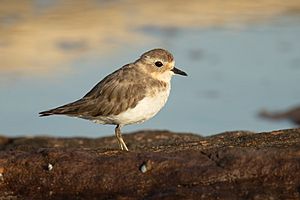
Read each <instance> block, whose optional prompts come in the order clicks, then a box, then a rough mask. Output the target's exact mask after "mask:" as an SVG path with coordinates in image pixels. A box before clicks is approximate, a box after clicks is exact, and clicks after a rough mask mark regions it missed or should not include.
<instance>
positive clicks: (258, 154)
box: [0, 129, 300, 200]
mask: <svg viewBox="0 0 300 200" xmlns="http://www.w3.org/2000/svg"><path fill="white" fill-rule="evenodd" d="M124 139H125V141H126V142H127V144H128V148H129V150H130V151H129V152H125V151H120V150H118V145H117V141H116V139H115V138H114V137H106V138H99V139H88V138H50V137H34V138H21V137H20V138H5V137H1V138H0V145H1V151H0V174H1V176H0V199H149V200H150V199H225V200H227V199H228V200H234V199H246V200H247V199H256V200H260V199H262V200H265V199H299V198H300V129H290V130H282V131H274V132H269V133H257V134H255V133H251V132H240V131H237V132H226V133H222V134H218V135H214V136H210V137H201V136H198V135H193V134H183V133H181V134H180V133H171V132H168V131H142V132H136V133H132V134H127V135H126V134H125V135H124ZM1 177H2V178H1Z"/></svg>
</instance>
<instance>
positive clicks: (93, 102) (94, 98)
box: [41, 50, 173, 120]
mask: <svg viewBox="0 0 300 200" xmlns="http://www.w3.org/2000/svg"><path fill="white" fill-rule="evenodd" d="M162 51H163V50H161V51H160V50H156V51H153V50H152V51H149V52H146V53H145V54H143V55H142V56H141V58H140V59H139V60H137V61H136V62H134V63H131V64H127V65H125V66H123V67H122V68H120V69H118V70H117V71H115V72H113V73H112V74H110V75H108V76H107V77H105V78H104V79H103V80H102V81H100V82H99V83H98V84H97V85H96V86H94V88H93V89H92V90H91V91H90V92H88V93H87V94H86V95H85V96H84V97H83V98H81V99H79V100H78V101H75V102H72V103H69V104H66V105H63V106H60V107H58V108H55V109H52V110H49V111H45V112H42V113H41V114H42V115H52V114H58V115H68V116H73V117H80V118H84V119H90V120H94V119H97V118H99V117H100V118H103V117H110V116H116V115H119V114H120V113H123V112H125V111H126V110H128V109H132V108H135V107H136V106H137V104H138V103H139V102H140V101H141V100H142V99H144V98H145V97H147V96H149V97H154V96H156V95H157V94H158V93H161V92H166V91H167V90H169V89H170V86H169V84H170V83H168V82H165V81H162V80H158V79H156V78H155V77H153V76H151V75H150V74H149V73H147V72H148V71H149V69H147V70H148V71H145V70H143V69H142V68H140V67H139V65H141V64H142V65H145V64H144V61H143V58H144V57H145V56H150V57H159V56H160V57H162V60H166V61H167V62H172V61H173V56H172V55H171V54H170V53H168V52H167V53H166V52H165V51H163V52H162ZM139 61H140V63H139ZM167 93H168V94H169V91H167ZM167 97H168V95H167V96H166V98H167ZM149 106H151V105H149ZM162 106H163V105H162Z"/></svg>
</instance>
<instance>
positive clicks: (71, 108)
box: [39, 100, 83, 117]
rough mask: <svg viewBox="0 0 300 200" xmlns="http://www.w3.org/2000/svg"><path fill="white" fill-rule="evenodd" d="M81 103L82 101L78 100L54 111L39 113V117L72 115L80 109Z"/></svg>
mask: <svg viewBox="0 0 300 200" xmlns="http://www.w3.org/2000/svg"><path fill="white" fill-rule="evenodd" d="M82 102H83V101H82V100H78V101H75V102H73V103H69V104H66V105H63V106H60V107H57V108H54V109H50V110H46V111H42V112H40V113H39V117H45V116H49V115H74V114H76V112H77V111H78V109H79V108H80V105H81V104H82Z"/></svg>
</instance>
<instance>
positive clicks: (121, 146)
mask: <svg viewBox="0 0 300 200" xmlns="http://www.w3.org/2000/svg"><path fill="white" fill-rule="evenodd" d="M121 127H122V125H117V127H116V128H115V135H116V137H117V140H118V143H119V145H120V148H121V149H122V150H126V151H128V148H127V146H126V144H125V142H124V140H123V138H122V135H121Z"/></svg>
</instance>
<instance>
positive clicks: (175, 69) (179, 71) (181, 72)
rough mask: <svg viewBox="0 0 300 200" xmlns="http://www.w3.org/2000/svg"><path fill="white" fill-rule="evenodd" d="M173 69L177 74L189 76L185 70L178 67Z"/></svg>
mask: <svg viewBox="0 0 300 200" xmlns="http://www.w3.org/2000/svg"><path fill="white" fill-rule="evenodd" d="M171 71H172V72H174V73H175V74H180V75H182V76H187V73H185V72H184V71H181V70H180V69H177V68H176V67H174V68H173V69H171Z"/></svg>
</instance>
